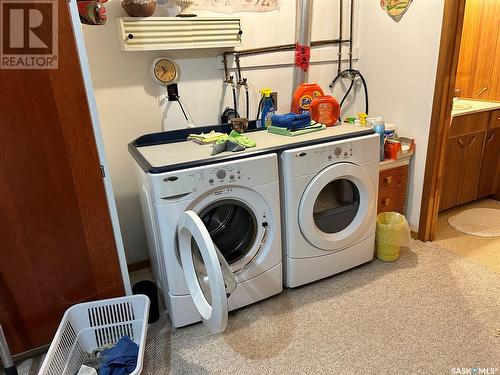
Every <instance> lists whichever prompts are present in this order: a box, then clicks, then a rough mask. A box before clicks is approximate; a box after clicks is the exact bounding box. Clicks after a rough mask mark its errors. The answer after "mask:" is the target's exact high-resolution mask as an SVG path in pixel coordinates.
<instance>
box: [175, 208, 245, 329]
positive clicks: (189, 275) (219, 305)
mask: <svg viewBox="0 0 500 375" xmlns="http://www.w3.org/2000/svg"><path fill="white" fill-rule="evenodd" d="M177 236H178V243H179V256H180V260H181V264H182V269H183V271H184V277H185V279H186V284H187V286H188V289H189V292H190V294H191V297H192V298H193V302H194V304H195V306H196V308H197V309H198V312H199V313H200V315H201V319H202V321H203V323H204V324H205V326H206V327H207V328H208V329H209V330H210V331H211V332H213V333H220V332H222V331H224V329H225V328H226V325H227V311H228V308H227V298H228V297H229V295H230V294H231V293H232V292H233V291H234V290H235V289H236V279H235V277H234V275H233V273H232V272H231V270H230V269H229V266H228V264H227V262H226V260H225V259H224V256H222V254H221V253H220V251H219V250H218V249H217V247H216V246H215V245H214V243H213V241H212V239H211V237H210V234H209V232H208V230H207V228H206V227H205V224H204V223H203V221H202V220H201V219H200V217H199V216H198V215H197V214H196V213H195V212H193V211H186V212H184V213H183V214H182V215H181V217H180V220H179V224H178V227H177ZM193 242H194V245H195V246H193Z"/></svg>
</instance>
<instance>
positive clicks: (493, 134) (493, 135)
mask: <svg viewBox="0 0 500 375" xmlns="http://www.w3.org/2000/svg"><path fill="white" fill-rule="evenodd" d="M493 138H495V132H493V133H491V137H490V139H488V140H487V141H486V143H490V142H491V141H492V140H493Z"/></svg>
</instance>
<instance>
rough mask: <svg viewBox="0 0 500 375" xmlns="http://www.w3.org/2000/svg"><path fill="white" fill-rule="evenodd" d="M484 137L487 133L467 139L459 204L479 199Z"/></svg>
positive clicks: (462, 165)
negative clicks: (478, 191)
mask: <svg viewBox="0 0 500 375" xmlns="http://www.w3.org/2000/svg"><path fill="white" fill-rule="evenodd" d="M484 137H485V132H480V133H475V134H470V135H468V136H467V138H466V144H465V148H464V150H465V154H464V160H463V164H461V166H460V167H461V169H462V170H463V174H462V179H461V182H460V185H461V188H460V196H459V201H458V204H462V203H466V202H470V201H473V200H475V199H477V190H478V186H479V174H480V171H481V160H482V153H483V145H484Z"/></svg>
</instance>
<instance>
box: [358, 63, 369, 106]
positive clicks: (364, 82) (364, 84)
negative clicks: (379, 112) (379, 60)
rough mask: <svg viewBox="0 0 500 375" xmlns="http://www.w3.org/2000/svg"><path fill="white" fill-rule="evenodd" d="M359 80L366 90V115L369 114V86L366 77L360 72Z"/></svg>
mask: <svg viewBox="0 0 500 375" xmlns="http://www.w3.org/2000/svg"><path fill="white" fill-rule="evenodd" d="M358 75H359V78H361V82H362V83H363V88H364V89H365V113H366V114H368V86H367V85H366V81H365V77H363V75H362V74H361V72H359V71H358Z"/></svg>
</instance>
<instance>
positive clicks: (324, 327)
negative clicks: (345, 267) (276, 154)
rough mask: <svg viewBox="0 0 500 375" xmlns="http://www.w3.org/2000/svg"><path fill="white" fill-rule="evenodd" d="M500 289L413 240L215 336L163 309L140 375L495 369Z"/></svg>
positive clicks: (466, 264) (259, 307) (236, 317)
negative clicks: (174, 320)
mask: <svg viewBox="0 0 500 375" xmlns="http://www.w3.org/2000/svg"><path fill="white" fill-rule="evenodd" d="M499 296H500V275H498V274H496V273H494V272H491V271H490V270H488V269H486V268H484V267H482V266H481V265H479V264H476V263H474V262H470V261H469V260H468V259H467V258H464V257H461V256H458V255H456V254H454V253H452V252H449V251H446V250H444V249H443V248H440V247H439V246H437V245H436V244H432V243H421V242H418V241H412V243H411V249H410V250H405V251H404V252H403V254H402V257H401V259H400V260H399V261H397V262H394V263H383V262H381V261H378V260H374V261H372V262H371V263H369V264H366V265H363V266H360V267H358V268H355V269H353V270H350V271H347V272H344V273H343V274H340V275H337V276H334V277H331V278H329V279H325V280H322V281H319V282H316V283H314V284H310V285H307V286H304V287H302V288H298V289H289V290H286V291H285V292H284V293H282V294H280V295H279V296H276V297H274V298H271V299H268V300H266V301H262V302H260V303H257V304H254V305H252V306H250V307H247V308H243V309H241V310H239V311H237V312H235V313H232V314H231V316H230V318H229V323H228V328H227V330H226V331H225V332H224V333H223V334H221V335H213V334H210V333H208V332H207V330H206V329H205V328H204V326H203V325H202V324H194V325H192V326H189V327H184V328H180V329H172V328H171V326H170V323H169V322H168V320H167V319H166V318H165V317H164V318H163V320H162V321H160V322H158V323H156V324H154V325H153V326H151V327H150V330H149V332H148V343H147V348H146V356H145V368H144V371H143V374H238V375H240V374H451V373H452V369H453V368H457V367H459V368H473V367H480V368H481V367H487V368H500V355H499V354H500V337H498V331H497V330H498V329H499V328H500V298H499ZM31 371H32V372H31V373H36V372H33V369H31ZM497 371H498V370H497ZM27 373H30V371H29V369H28V368H25V369H22V370H21V371H20V374H27Z"/></svg>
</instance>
